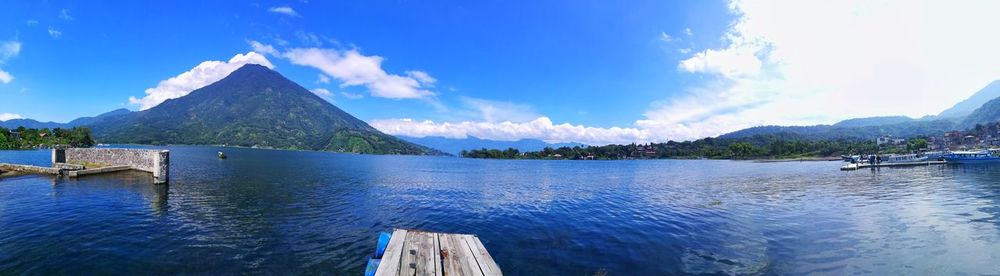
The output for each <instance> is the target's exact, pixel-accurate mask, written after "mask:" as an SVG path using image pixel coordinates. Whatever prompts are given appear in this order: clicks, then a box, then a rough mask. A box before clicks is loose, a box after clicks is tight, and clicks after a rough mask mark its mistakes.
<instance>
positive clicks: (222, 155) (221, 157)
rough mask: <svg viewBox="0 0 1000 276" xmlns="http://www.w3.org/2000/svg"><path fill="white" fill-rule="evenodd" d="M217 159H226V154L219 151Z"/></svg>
mask: <svg viewBox="0 0 1000 276" xmlns="http://www.w3.org/2000/svg"><path fill="white" fill-rule="evenodd" d="M219 159H226V154H225V153H222V152H221V151H220V152H219Z"/></svg>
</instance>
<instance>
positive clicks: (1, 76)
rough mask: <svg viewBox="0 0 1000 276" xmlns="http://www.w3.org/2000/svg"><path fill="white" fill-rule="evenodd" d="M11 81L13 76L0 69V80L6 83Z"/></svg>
mask: <svg viewBox="0 0 1000 276" xmlns="http://www.w3.org/2000/svg"><path fill="white" fill-rule="evenodd" d="M12 81H14V76H11V75H10V73H8V72H7V71H4V70H3V69H0V82H2V83H4V84H8V83H10V82H12Z"/></svg>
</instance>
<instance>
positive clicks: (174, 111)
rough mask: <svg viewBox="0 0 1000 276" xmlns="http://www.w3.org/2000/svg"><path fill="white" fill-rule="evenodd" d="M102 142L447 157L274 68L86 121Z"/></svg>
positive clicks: (257, 68)
mask: <svg viewBox="0 0 1000 276" xmlns="http://www.w3.org/2000/svg"><path fill="white" fill-rule="evenodd" d="M84 122H85V125H87V126H90V127H91V128H92V130H93V133H94V135H95V137H96V138H97V141H98V142H101V143H136V144H197V145H229V146H244V147H266V148H279V149H303V150H323V151H336V152H351V153H374V154H417V155H423V154H442V153H441V152H439V151H436V150H433V149H429V148H427V147H423V146H419V145H415V144H413V143H409V142H406V141H403V140H401V139H398V138H396V137H393V136H390V135H386V134H384V133H382V132H380V131H378V130H377V129H375V128H373V127H371V126H369V125H368V124H367V123H365V122H364V121H361V120H359V119H357V118H355V117H354V116H351V115H350V114H348V113H347V112H344V111H343V110H341V109H340V108H337V107H336V106H334V105H332V104H330V103H329V102H327V101H326V100H324V99H322V98H320V97H319V96H316V95H315V94H313V93H311V92H309V91H308V90H307V89H305V88H303V87H302V86H299V85H298V84H296V83H294V82H292V81H290V80H288V79H286V78H285V77H284V76H281V74H278V73H277V72H275V71H272V70H271V69H268V68H267V67H264V66H261V65H256V64H248V65H245V66H243V67H240V68H239V69H237V70H236V71H234V72H232V73H231V74H230V75H229V76H226V77H225V78H223V79H222V80H219V81H217V82H215V83H212V84H209V85H207V86H205V87H202V88H199V89H196V90H194V91H191V93H189V94H187V95H186V96H183V97H180V98H175V99H170V100H167V101H164V102H163V103H161V104H159V105H157V106H155V107H153V108H150V109H147V110H144V111H139V112H129V113H124V112H121V111H115V112H113V114H111V115H108V116H104V117H99V118H94V119H85V120H84Z"/></svg>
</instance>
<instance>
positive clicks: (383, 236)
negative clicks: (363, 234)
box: [375, 232, 392, 259]
mask: <svg viewBox="0 0 1000 276" xmlns="http://www.w3.org/2000/svg"><path fill="white" fill-rule="evenodd" d="M391 238H392V234H389V233H388V232H382V233H379V234H378V246H377V247H375V258H376V259H381V258H382V255H383V254H385V247H386V246H388V245H389V239H391Z"/></svg>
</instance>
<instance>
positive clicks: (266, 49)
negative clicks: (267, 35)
mask: <svg viewBox="0 0 1000 276" xmlns="http://www.w3.org/2000/svg"><path fill="white" fill-rule="evenodd" d="M248 43H250V47H251V48H253V51H254V52H258V53H261V54H267V55H272V56H276V55H278V50H276V49H274V47H273V46H271V45H265V44H263V43H260V42H258V41H254V40H251V41H248Z"/></svg>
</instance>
